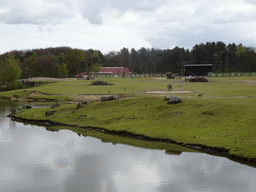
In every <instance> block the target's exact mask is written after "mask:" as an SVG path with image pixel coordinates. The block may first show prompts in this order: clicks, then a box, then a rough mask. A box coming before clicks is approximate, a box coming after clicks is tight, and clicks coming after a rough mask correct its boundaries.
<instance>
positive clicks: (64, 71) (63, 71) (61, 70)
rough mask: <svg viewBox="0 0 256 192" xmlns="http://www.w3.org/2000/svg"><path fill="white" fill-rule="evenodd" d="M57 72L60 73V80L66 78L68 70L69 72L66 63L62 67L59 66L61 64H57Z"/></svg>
mask: <svg viewBox="0 0 256 192" xmlns="http://www.w3.org/2000/svg"><path fill="white" fill-rule="evenodd" d="M56 66H57V71H58V75H57V77H59V78H64V77H67V76H68V70H67V64H66V63H64V62H63V63H62V65H59V63H57V65H56Z"/></svg>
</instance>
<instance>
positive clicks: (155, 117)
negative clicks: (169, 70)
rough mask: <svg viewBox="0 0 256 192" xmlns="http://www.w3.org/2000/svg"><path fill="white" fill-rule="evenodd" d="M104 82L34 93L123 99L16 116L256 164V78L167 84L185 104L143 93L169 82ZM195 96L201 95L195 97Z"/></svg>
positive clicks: (66, 83)
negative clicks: (212, 151)
mask: <svg viewBox="0 0 256 192" xmlns="http://www.w3.org/2000/svg"><path fill="white" fill-rule="evenodd" d="M104 80H105V81H107V82H110V83H114V84H115V85H111V86H91V85H90V84H91V82H90V81H81V80H80V81H60V82H58V83H54V84H48V85H44V86H40V87H36V88H34V89H36V91H37V92H41V93H44V94H45V95H46V96H47V95H48V96H52V95H58V96H59V97H63V98H64V99H63V100H65V98H69V97H70V96H73V95H76V94H85V95H86V94H108V91H110V93H111V94H123V96H124V98H123V99H120V100H116V101H108V102H89V103H88V104H86V105H83V107H82V108H79V109H77V107H76V104H61V106H60V107H59V108H56V109H55V110H56V111H57V112H56V113H55V114H53V115H52V116H47V117H46V116H45V112H46V111H47V110H50V108H41V109H29V110H22V111H21V113H19V114H17V115H16V116H17V117H19V118H25V119H30V120H49V121H52V122H59V123H64V124H69V125H74V126H80V127H85V126H92V127H100V128H104V129H107V130H110V131H125V132H128V133H133V134H140V135H144V136H148V137H152V138H163V139H171V140H174V141H177V142H180V143H184V144H200V145H206V146H209V147H216V148H223V149H226V150H229V152H228V153H229V155H231V156H236V157H240V158H244V159H247V160H250V161H256V117H255V114H256V102H255V101H256V78H253V77H248V78H247V77H246V78H245V77H227V78H210V79H208V80H209V82H207V83H194V82H193V83H192V82H184V80H182V79H174V80H170V82H171V84H172V85H173V92H175V91H176V90H180V91H181V92H179V93H173V94H174V95H177V96H180V97H181V99H182V101H183V102H182V103H180V104H175V105H170V104H168V102H167V101H166V100H164V95H167V93H165V94H163V93H154V94H145V91H147V90H155V91H156V90H158V91H167V87H166V86H167V84H168V83H169V80H167V79H152V78H143V79H120V78H106V79H104ZM254 81H255V82H254ZM124 88H125V89H124ZM21 91H22V90H15V91H10V92H4V93H0V97H4V95H9V96H10V97H12V96H13V95H14V94H17V93H19V92H21ZM182 91H192V92H191V93H182ZM28 92H29V90H28ZM199 93H201V94H204V95H203V96H202V97H198V94H199ZM20 94H21V93H20ZM126 95H128V96H130V97H129V98H127V99H126V98H125V96H126ZM23 96H24V95H22V94H21V97H23ZM64 96H65V97H64ZM131 96H133V97H131ZM6 98H7V97H6Z"/></svg>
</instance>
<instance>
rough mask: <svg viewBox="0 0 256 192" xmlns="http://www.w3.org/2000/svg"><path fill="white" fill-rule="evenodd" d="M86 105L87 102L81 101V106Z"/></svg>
mask: <svg viewBox="0 0 256 192" xmlns="http://www.w3.org/2000/svg"><path fill="white" fill-rule="evenodd" d="M87 103H89V101H81V104H82V105H85V104H87Z"/></svg>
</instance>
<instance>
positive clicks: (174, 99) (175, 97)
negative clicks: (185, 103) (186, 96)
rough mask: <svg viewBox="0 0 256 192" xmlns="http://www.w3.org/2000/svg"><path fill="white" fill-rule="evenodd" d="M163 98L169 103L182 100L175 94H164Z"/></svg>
mask: <svg viewBox="0 0 256 192" xmlns="http://www.w3.org/2000/svg"><path fill="white" fill-rule="evenodd" d="M165 100H168V103H170V104H176V103H182V100H181V99H179V98H178V97H177V96H175V95H166V96H165Z"/></svg>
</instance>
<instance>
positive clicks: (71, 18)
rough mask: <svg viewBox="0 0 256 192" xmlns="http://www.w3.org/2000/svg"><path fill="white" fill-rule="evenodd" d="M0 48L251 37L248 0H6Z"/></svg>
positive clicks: (108, 47)
mask: <svg viewBox="0 0 256 192" xmlns="http://www.w3.org/2000/svg"><path fill="white" fill-rule="evenodd" d="M0 6H1V8H0V29H1V30H0V35H1V37H3V38H2V39H1V40H0V51H1V52H4V51H10V50H12V49H32V48H45V47H54V46H70V47H72V48H81V49H89V48H93V49H99V50H101V51H102V52H103V53H107V52H109V51H112V50H114V51H117V50H119V49H121V48H123V47H127V48H135V49H139V48H141V47H146V48H150V47H155V48H170V47H174V46H179V47H185V48H192V47H193V46H194V45H195V44H199V43H205V42H206V41H210V42H211V41H223V42H224V43H233V42H235V43H243V44H244V45H246V46H253V45H254V44H255V43H256V36H255V27H254V26H256V3H255V2H254V1H252V0H216V1H212V0H205V1H202V0H193V1H191V0H173V1H168V0H136V1H135V0H131V1H123V0H110V1H103V0H87V1H83V0H35V1H30V0H11V1H3V2H0Z"/></svg>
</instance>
